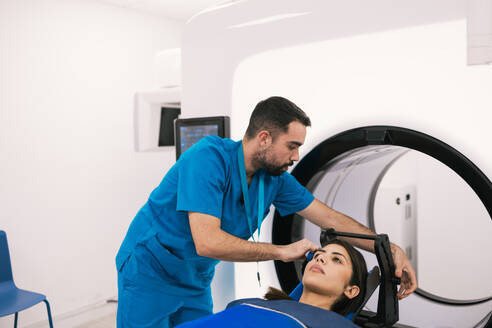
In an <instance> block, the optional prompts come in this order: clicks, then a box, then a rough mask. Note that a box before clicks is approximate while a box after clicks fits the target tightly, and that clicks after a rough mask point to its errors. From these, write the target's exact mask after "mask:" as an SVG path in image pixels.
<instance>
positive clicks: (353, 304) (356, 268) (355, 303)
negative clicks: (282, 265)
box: [264, 234, 367, 316]
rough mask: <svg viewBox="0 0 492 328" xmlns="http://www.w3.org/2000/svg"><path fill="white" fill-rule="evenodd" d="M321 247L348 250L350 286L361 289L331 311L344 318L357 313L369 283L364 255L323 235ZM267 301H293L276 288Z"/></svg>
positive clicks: (340, 301) (338, 302) (335, 305)
mask: <svg viewBox="0 0 492 328" xmlns="http://www.w3.org/2000/svg"><path fill="white" fill-rule="evenodd" d="M320 239H321V247H325V246H326V245H329V244H337V245H340V246H342V247H343V248H345V249H346V250H347V253H348V254H349V256H350V260H351V262H352V276H351V277H350V281H349V285H351V286H354V285H355V286H358V287H359V289H360V292H359V294H358V295H357V296H356V297H354V298H352V299H350V298H348V297H347V296H345V294H342V295H341V296H340V298H339V299H338V300H337V301H336V302H335V303H334V304H333V305H332V307H331V310H332V311H333V312H336V313H338V314H341V315H343V316H346V315H347V314H349V313H351V312H355V311H356V310H357V309H358V308H359V306H360V304H361V303H362V302H363V300H364V296H365V294H366V282H367V265H366V261H365V260H364V257H363V256H362V254H361V253H360V252H359V251H358V250H356V249H355V248H354V247H353V246H352V245H350V244H349V243H348V242H346V241H344V240H340V239H330V238H329V237H328V235H326V234H322V235H321V237H320ZM306 264H307V261H305V262H304V264H303V269H302V271H303V273H304V269H305V268H306ZM264 297H265V299H267V300H280V299H291V298H290V297H289V295H287V294H286V293H285V292H283V291H281V290H278V289H276V288H273V287H270V289H269V290H268V292H267V293H266V294H265V296H264Z"/></svg>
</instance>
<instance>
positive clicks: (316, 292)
mask: <svg viewBox="0 0 492 328" xmlns="http://www.w3.org/2000/svg"><path fill="white" fill-rule="evenodd" d="M366 279H367V267H366V263H365V260H364V258H363V257H362V255H361V253H360V252H359V251H357V250H355V248H353V247H352V245H350V244H349V243H347V242H345V241H343V240H338V239H332V240H323V241H322V248H320V249H319V250H317V251H316V252H315V253H314V256H313V259H312V260H311V261H309V262H307V264H305V269H304V275H303V277H302V283H303V291H302V295H301V297H300V299H299V301H295V300H293V299H292V298H290V297H289V296H288V295H287V294H285V293H284V292H282V291H280V290H277V289H274V288H270V290H269V291H268V292H267V294H266V295H265V299H266V300H262V299H241V300H236V301H233V302H231V303H229V305H228V306H227V309H226V310H224V311H222V312H219V313H216V314H213V315H210V316H207V317H204V318H200V319H197V320H194V321H190V322H186V323H184V324H182V325H179V326H178V327H180V328H202V327H237V328H247V327H256V328H262V327H268V328H273V327H310V328H318V327H325V328H326V327H356V326H355V325H354V324H353V323H352V322H351V321H349V320H347V319H345V317H344V316H345V315H347V314H349V313H351V312H354V311H355V310H357V308H358V307H359V305H360V304H361V303H362V301H363V300H364V294H365V288H366Z"/></svg>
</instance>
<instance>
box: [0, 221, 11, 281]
mask: <svg viewBox="0 0 492 328" xmlns="http://www.w3.org/2000/svg"><path fill="white" fill-rule="evenodd" d="M12 280H13V277H12V266H11V264H10V254H9V245H8V243H7V234H6V233H5V231H3V230H0V283H2V282H6V281H12Z"/></svg>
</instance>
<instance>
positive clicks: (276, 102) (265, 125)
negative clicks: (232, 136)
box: [246, 97, 311, 139]
mask: <svg viewBox="0 0 492 328" xmlns="http://www.w3.org/2000/svg"><path fill="white" fill-rule="evenodd" d="M293 121H297V122H299V123H302V124H303V125H304V126H311V120H310V119H309V117H308V116H307V115H306V113H304V112H303V111H302V109H300V108H299V107H297V106H296V104H294V103H293V102H292V101H290V100H288V99H285V98H282V97H270V98H267V99H265V100H262V101H260V102H259V103H258V104H257V105H256V107H255V109H254V110H253V113H252V114H251V118H250V119H249V125H248V129H247V130H246V137H247V138H248V139H251V138H253V137H254V136H256V134H258V132H260V131H262V130H267V131H268V132H270V134H271V135H272V138H273V139H275V137H276V136H278V134H280V133H286V132H287V131H288V129H289V124H290V123H291V122H293Z"/></svg>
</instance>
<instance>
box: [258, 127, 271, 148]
mask: <svg viewBox="0 0 492 328" xmlns="http://www.w3.org/2000/svg"><path fill="white" fill-rule="evenodd" d="M256 137H257V138H258V142H259V144H260V147H262V148H266V147H268V146H269V145H270V143H271V142H272V136H271V135H270V132H268V131H267V130H261V131H260V132H258V134H257V135H256Z"/></svg>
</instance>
